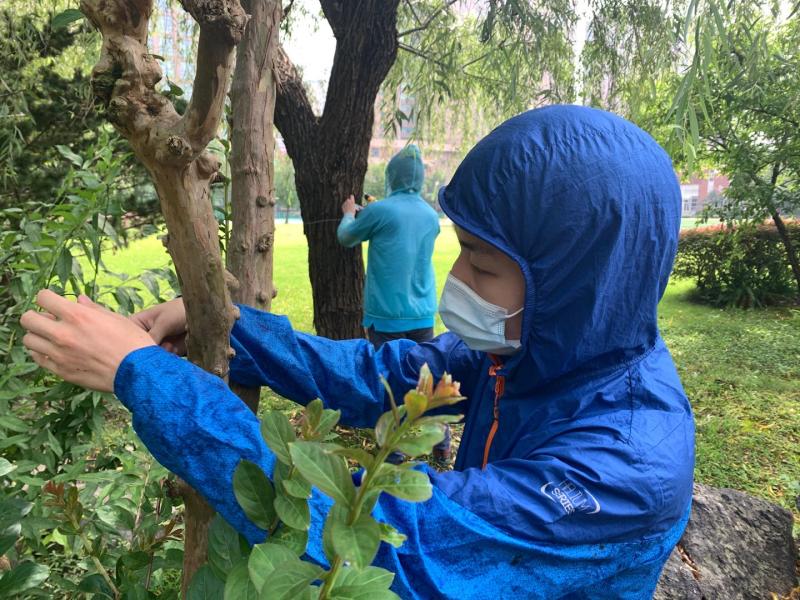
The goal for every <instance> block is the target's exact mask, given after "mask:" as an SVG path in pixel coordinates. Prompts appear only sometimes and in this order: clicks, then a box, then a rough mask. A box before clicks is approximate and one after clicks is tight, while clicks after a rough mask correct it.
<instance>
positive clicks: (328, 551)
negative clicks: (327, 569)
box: [322, 504, 348, 563]
mask: <svg viewBox="0 0 800 600" xmlns="http://www.w3.org/2000/svg"><path fill="white" fill-rule="evenodd" d="M347 516H348V509H347V508H346V507H344V506H342V505H341V504H334V505H333V506H331V509H330V510H329V511H328V516H327V517H326V518H325V526H324V527H323V529H322V550H323V552H325V556H326V557H327V558H328V562H331V563H332V562H333V559H334V558H336V549H335V548H334V547H333V529H334V527H333V524H334V523H336V522H346V521H347Z"/></svg>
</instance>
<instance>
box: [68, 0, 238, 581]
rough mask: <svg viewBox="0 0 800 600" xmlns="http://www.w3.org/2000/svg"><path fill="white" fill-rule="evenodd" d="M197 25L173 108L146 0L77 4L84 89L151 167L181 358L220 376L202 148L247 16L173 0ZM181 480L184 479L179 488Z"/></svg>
mask: <svg viewBox="0 0 800 600" xmlns="http://www.w3.org/2000/svg"><path fill="white" fill-rule="evenodd" d="M181 4H182V6H183V8H184V9H185V10H186V11H188V12H189V13H190V14H191V15H192V17H193V18H194V19H195V20H196V21H197V22H198V24H199V26H200V39H199V42H198V48H197V69H196V75H195V80H194V86H193V92H192V97H191V99H190V101H189V104H188V106H187V109H186V112H185V113H184V115H183V116H180V115H178V114H177V112H176V111H175V109H174V107H173V106H172V104H171V102H170V101H169V100H168V99H167V98H166V97H164V96H163V95H162V94H160V93H158V92H157V91H156V90H155V85H156V84H157V83H158V81H159V80H160V79H161V68H160V67H159V65H158V61H157V60H156V58H155V57H154V56H153V55H152V54H150V53H149V52H148V51H147V46H146V44H147V30H148V22H149V19H150V16H151V14H152V11H153V0H81V10H82V11H83V12H84V13H85V14H86V16H87V17H88V18H89V20H90V21H91V22H92V23H93V24H94V25H95V27H97V28H98V29H99V30H100V32H101V34H102V36H103V46H102V49H101V53H100V58H99V60H98V63H97V65H95V68H94V70H93V72H92V88H93V91H94V94H95V96H96V99H97V103H98V105H100V106H104V107H106V109H107V118H108V120H109V121H110V122H111V123H112V124H113V125H114V126H115V127H116V128H117V130H118V131H119V132H120V133H121V134H122V135H123V136H125V138H126V139H127V140H128V141H129V142H130V144H131V147H132V148H133V150H134V152H135V153H136V156H137V158H138V159H139V160H140V161H141V162H142V163H143V164H144V166H145V167H146V168H147V170H148V172H149V173H150V175H151V177H152V179H153V183H154V185H155V188H156V191H157V193H158V197H159V199H160V201H161V209H162V212H163V213H164V219H165V221H166V224H167V230H168V239H167V243H166V245H167V250H168V251H169V253H170V255H171V256H172V260H173V262H174V263H175V269H176V271H177V273H178V276H179V278H180V280H181V287H182V290H181V291H182V293H183V296H184V300H185V304H186V319H187V331H188V337H187V350H188V355H189V360H191V361H192V362H194V363H195V364H197V365H199V366H200V367H202V368H204V369H206V370H207V371H209V372H211V373H214V374H215V375H217V376H219V377H222V378H227V373H228V360H229V358H230V355H231V349H230V344H229V338H230V329H231V326H232V324H233V321H234V320H235V319H236V317H237V310H236V308H235V307H234V306H233V304H232V303H231V300H230V294H229V291H228V285H229V284H230V283H231V278H230V277H226V273H225V269H224V267H223V264H222V257H221V256H220V251H219V238H218V234H217V222H216V220H215V218H214V214H213V210H212V207H211V192H210V184H211V180H212V179H213V178H214V176H215V175H216V173H217V171H218V170H219V161H218V160H217V159H216V158H214V157H213V156H212V155H211V154H210V153H208V152H207V151H206V150H205V148H206V146H207V145H208V142H209V141H211V139H213V137H214V136H215V135H216V132H217V128H218V127H219V122H220V119H221V116H222V112H223V108H224V103H225V94H226V90H227V87H228V80H229V78H230V74H231V70H232V67H233V51H234V48H235V46H236V44H237V43H238V41H239V40H240V39H241V36H242V33H243V31H244V28H245V25H246V23H247V16H246V15H245V13H244V11H243V10H242V8H241V6H240V4H239V1H238V0H181ZM186 487H187V488H188V486H186ZM185 497H186V513H185V535H184V540H185V548H184V572H183V591H184V594H185V591H186V588H187V585H188V582H189V581H190V580H191V577H192V576H193V575H194V573H195V571H196V570H197V569H198V568H199V567H200V565H202V564H203V563H204V562H205V560H206V551H207V527H208V523H209V521H210V519H211V517H212V516H213V511H212V510H211V509H210V508H209V507H208V505H207V504H206V503H205V502H204V501H203V499H202V498H201V497H200V496H199V495H198V494H197V493H196V492H194V490H191V489H189V490H188V492H187V493H186V496H185Z"/></svg>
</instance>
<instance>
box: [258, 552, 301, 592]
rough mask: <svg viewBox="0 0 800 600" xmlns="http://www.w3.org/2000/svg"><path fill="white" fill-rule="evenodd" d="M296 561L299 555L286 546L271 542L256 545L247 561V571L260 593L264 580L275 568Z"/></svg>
mask: <svg viewBox="0 0 800 600" xmlns="http://www.w3.org/2000/svg"><path fill="white" fill-rule="evenodd" d="M296 560H297V555H296V554H295V553H294V552H292V551H291V550H290V549H289V548H287V547H286V546H281V545H279V544H275V543H271V542H266V543H264V544H256V545H255V546H253V551H252V552H251V553H250V558H249V560H248V561H247V570H248V572H249V573H250V579H252V580H253V585H254V586H255V588H256V589H257V590H258V591H261V589H262V587H263V586H264V579H266V577H267V575H269V574H270V573H272V571H273V570H274V569H275V567H277V566H278V565H280V564H282V563H288V562H292V561H296Z"/></svg>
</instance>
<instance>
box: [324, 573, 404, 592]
mask: <svg viewBox="0 0 800 600" xmlns="http://www.w3.org/2000/svg"><path fill="white" fill-rule="evenodd" d="M393 581H394V573H392V572H391V571H387V570H386V569H381V568H380V567H365V568H363V569H354V568H352V567H345V568H344V569H342V570H341V571H339V576H338V577H337V578H336V585H334V587H333V590H332V591H333V592H335V593H338V592H339V588H342V587H355V586H358V587H360V588H363V589H364V590H374V591H379V590H388V589H389V586H391V585H392V582H393Z"/></svg>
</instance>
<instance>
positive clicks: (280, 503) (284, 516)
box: [275, 494, 311, 529]
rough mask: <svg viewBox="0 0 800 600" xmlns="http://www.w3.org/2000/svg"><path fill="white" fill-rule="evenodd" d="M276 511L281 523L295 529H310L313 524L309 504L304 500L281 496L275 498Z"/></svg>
mask: <svg viewBox="0 0 800 600" xmlns="http://www.w3.org/2000/svg"><path fill="white" fill-rule="evenodd" d="M275 510H276V511H277V513H278V516H279V517H280V519H281V521H283V522H284V523H286V524H287V525H288V526H289V527H293V528H294V529H308V527H309V525H310V524H311V513H310V512H309V510H308V502H306V501H305V500H303V499H302V498H293V497H292V496H284V495H283V494H279V495H278V497H277V498H275Z"/></svg>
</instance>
